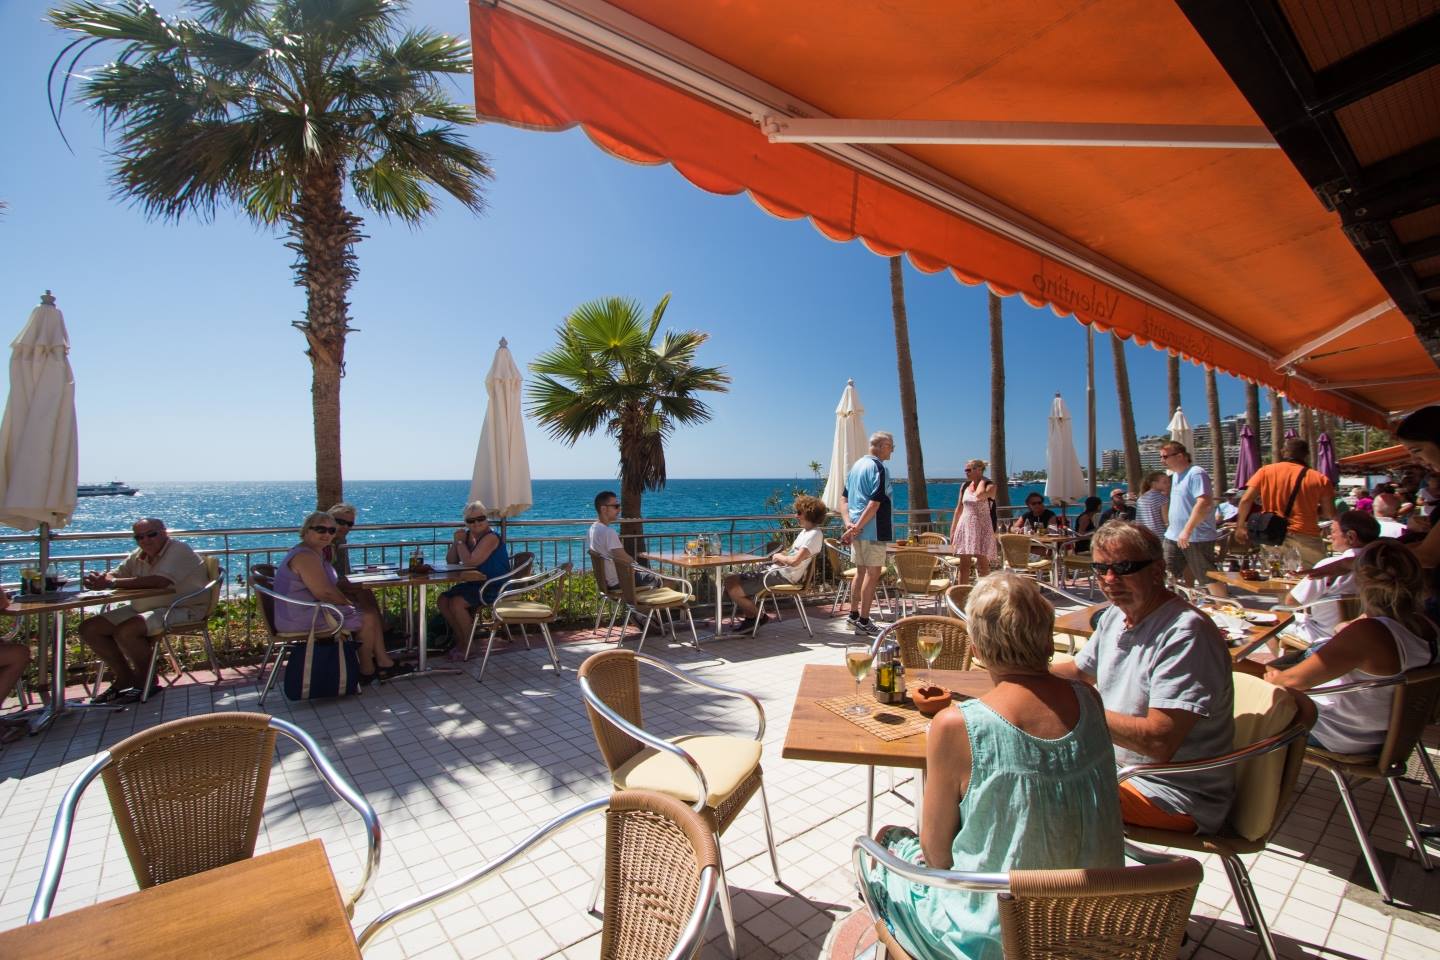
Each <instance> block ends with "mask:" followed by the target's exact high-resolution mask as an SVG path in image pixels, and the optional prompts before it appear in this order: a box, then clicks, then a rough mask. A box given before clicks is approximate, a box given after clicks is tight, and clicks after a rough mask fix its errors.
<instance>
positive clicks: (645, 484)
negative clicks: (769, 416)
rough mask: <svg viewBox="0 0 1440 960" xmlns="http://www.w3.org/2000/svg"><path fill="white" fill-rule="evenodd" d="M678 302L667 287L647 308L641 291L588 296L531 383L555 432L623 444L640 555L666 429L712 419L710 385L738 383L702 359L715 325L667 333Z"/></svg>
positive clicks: (625, 527)
mask: <svg viewBox="0 0 1440 960" xmlns="http://www.w3.org/2000/svg"><path fill="white" fill-rule="evenodd" d="M669 305H670V295H669V294H668V293H667V294H666V295H665V296H664V297H662V298H661V299H660V302H659V303H658V304H656V306H655V309H654V310H653V311H651V313H650V315H649V316H648V317H647V316H646V315H645V311H644V308H643V307H642V306H641V305H640V303H639V302H638V301H636V300H626V299H622V298H620V297H606V298H604V299H601V300H591V301H589V302H588V303H582V304H581V305H580V306H578V307H576V308H575V310H574V312H572V313H571V314H570V315H569V316H568V317H566V318H565V322H564V323H563V324H561V325H560V327H559V328H558V329H557V330H556V331H555V334H556V337H557V338H558V340H559V343H558V345H557V346H556V347H555V348H554V349H552V350H550V351H548V352H547V353H544V354H541V355H540V356H539V357H538V358H537V359H536V360H535V361H534V362H533V363H531V364H530V369H531V370H533V371H535V373H537V374H539V376H537V377H536V378H535V379H533V380H532V381H530V385H529V387H528V400H529V406H530V415H531V416H533V417H534V418H535V419H536V420H537V421H539V423H540V424H541V425H542V426H543V427H545V429H546V430H548V431H549V433H550V436H552V437H554V438H555V439H556V440H559V441H560V442H561V443H565V444H574V443H575V441H577V440H579V439H580V438H581V437H586V436H589V435H590V434H592V433H595V432H596V431H597V430H604V431H605V432H606V433H608V434H609V435H610V436H612V437H614V438H615V439H616V441H617V443H618V444H619V447H620V515H621V516H622V517H629V518H633V519H634V520H636V521H637V522H631V523H623V522H622V524H621V527H620V531H621V535H622V536H624V537H627V538H631V540H630V542H628V543H627V544H626V549H627V550H629V551H630V553H631V554H632V555H634V554H636V553H637V552H638V548H636V547H634V538H638V537H639V536H640V535H641V534H642V533H643V530H642V527H641V524H640V523H639V522H638V518H639V517H640V515H641V513H640V511H641V507H642V501H643V498H644V495H645V491H646V490H659V489H661V488H663V487H664V486H665V440H666V438H667V437H669V436H670V434H671V433H672V432H673V431H674V429H675V427H676V426H679V425H689V424H697V423H705V422H706V421H707V420H709V419H710V408H709V407H708V406H707V405H706V404H705V402H704V401H703V400H701V399H700V394H702V393H706V392H712V393H724V392H726V391H727V390H728V389H729V387H728V386H727V385H728V384H729V383H730V376H729V374H727V373H725V372H724V371H723V370H722V369H721V368H720V367H702V366H697V365H696V363H695V355H696V354H697V353H698V352H699V350H700V347H701V346H702V345H703V344H704V343H705V341H706V340H708V339H710V335H709V334H706V333H701V332H700V331H698V330H680V331H675V330H667V331H665V334H664V336H663V337H660V339H659V340H658V342H657V340H656V335H657V333H658V332H659V330H660V321H661V320H662V319H663V318H664V316H665V308H666V307H668V306H669Z"/></svg>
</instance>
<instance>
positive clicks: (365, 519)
mask: <svg viewBox="0 0 1440 960" xmlns="http://www.w3.org/2000/svg"><path fill="white" fill-rule="evenodd" d="M130 485H131V486H133V487H135V488H137V489H138V490H139V491H140V492H139V493H137V494H136V495H135V496H133V497H82V498H81V499H80V500H79V502H78V503H77V505H76V510H75V515H74V517H73V518H72V520H71V523H70V525H69V526H67V527H66V528H65V529H64V530H63V531H60V532H62V533H99V532H113V531H120V532H128V529H129V527H130V525H131V524H132V523H134V522H135V520H137V519H139V518H141V517H147V516H153V517H160V518H161V519H163V520H164V521H165V523H166V525H167V526H169V528H170V529H171V530H226V529H231V530H233V529H237V528H255V527H291V526H295V525H298V524H299V522H300V520H301V519H302V518H303V517H304V516H305V514H306V513H308V512H309V511H310V508H311V506H312V505H313V504H314V497H315V486H314V484H313V483H310V482H308V481H277V482H255V481H245V482H221V481H216V482H173V481H151V482H133V481H132V482H131V484H130ZM823 486H824V483H823V481H816V480H815V479H814V478H813V477H811V478H789V479H785V478H775V479H711V480H699V479H690V480H671V481H670V482H669V484H667V485H666V487H665V489H664V490H659V491H655V492H651V493H646V494H645V499H644V514H645V516H646V517H647V518H662V517H730V516H749V515H761V514H766V513H767V509H766V505H765V501H766V498H767V497H769V496H771V495H772V494H774V493H775V492H777V491H783V494H784V495H783V498H782V500H783V502H784V503H785V504H786V505H788V503H789V500H790V495H789V492H790V491H791V490H792V489H795V488H799V489H803V490H806V491H808V492H811V493H815V494H817V495H818V493H819V492H820V490H821V488H822V487H823ZM617 487H618V484H617V483H616V482H615V480H613V479H609V480H605V479H600V480H536V481H534V482H533V492H534V495H535V505H534V506H533V507H532V508H531V509H530V510H529V511H528V512H526V513H525V514H524V515H523V516H522V517H521V518H520V519H523V520H526V521H534V520H571V521H576V520H579V521H583V523H585V524H588V523H589V520H590V518H592V517H593V516H594V512H595V511H594V507H593V501H594V497H595V494H596V493H597V492H598V491H600V490H605V489H610V490H614V489H616V488H617ZM469 489H470V482H469V481H468V480H404V481H401V480H372V481H364V480H362V481H352V482H350V483H347V484H346V487H345V495H346V499H347V500H349V501H350V502H351V503H353V504H355V506H356V508H357V509H358V510H359V518H358V519H359V522H360V523H361V524H367V523H375V524H378V523H432V522H448V521H451V520H457V521H458V519H459V517H460V513H461V510H462V509H463V508H464V505H465V499H466V495H467V494H468V492H469ZM927 489H928V492H929V500H930V505H931V506H932V507H935V508H937V509H945V510H949V509H951V508H953V507H954V505H955V499H956V497H957V496H958V493H959V485H958V484H954V483H931V484H928V485H927ZM1032 489H1033V490H1041V491H1042V492H1043V485H1042V484H1028V485H1026V486H1023V487H1012V488H1011V489H1010V499H1011V502H1012V503H1017V504H1018V503H1022V502H1023V501H1024V498H1025V495H1026V494H1027V493H1028V492H1029V491H1030V490H1032ZM1109 489H1110V488H1109V486H1108V485H1106V486H1102V487H1101V489H1100V490H1099V495H1100V496H1101V497H1102V498H1106V497H1108V495H1109ZM894 490H895V501H896V507H897V508H899V509H905V508H906V506H907V505H908V496H907V494H908V489H907V487H906V486H905V485H904V484H897V485H896V486H895V488H894ZM1072 513H1073V508H1072ZM683 526H684V528H685V529H686V530H704V529H707V528H708V529H715V530H724V529H729V526H730V525H729V524H728V523H724V524H721V523H710V524H706V523H688V524H684V525H683ZM742 526H752V527H755V528H759V527H763V526H766V524H765V523H763V522H756V523H753V524H746V525H742ZM677 529H678V527H677ZM582 531H583V526H576V525H574V524H562V523H556V524H545V525H542V526H539V527H530V526H529V525H528V524H527V528H526V531H525V532H526V534H528V535H534V536H566V535H574V534H577V533H580V532H582ZM0 532H5V533H8V532H9V531H0ZM402 536H404V532H403V531H363V530H362V531H356V532H355V533H354V534H353V535H352V537H351V541H352V542H355V543H363V542H367V541H368V542H377V541H379V540H382V539H383V540H389V541H394V540H396V539H400V538H401V537H402ZM429 536H430V535H429V534H428V533H427V534H426V535H425V537H426V538H429ZM436 537H437V538H438V539H439V540H443V539H448V531H439V532H438V533H437V534H436ZM275 540H276V536H275V535H271V536H267V537H258V538H247V537H237V536H231V537H229V538H228V543H229V545H230V546H232V547H233V546H244V545H247V544H258V543H261V542H266V543H273V542H275ZM189 542H190V543H192V545H194V546H197V547H217V548H218V547H220V546H223V545H225V544H226V543H227V539H226V538H221V537H213V538H204V539H198V540H190V541H189ZM124 546H125V545H124V543H123V541H119V540H109V541H103V542H96V541H93V540H90V541H73V542H66V541H64V540H61V541H57V542H56V543H55V545H54V550H53V553H54V554H55V555H56V556H65V555H74V554H77V553H99V552H117V551H119V550H120V549H122V548H123V547H124ZM33 552H34V541H33V540H32V541H30V542H29V543H28V544H26V543H8V544H0V558H4V557H14V556H19V555H33Z"/></svg>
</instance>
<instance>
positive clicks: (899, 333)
mask: <svg viewBox="0 0 1440 960" xmlns="http://www.w3.org/2000/svg"><path fill="white" fill-rule="evenodd" d="M890 313H891V315H892V316H893V317H894V320H895V368H896V372H897V373H898V374H899V377H900V419H901V421H902V422H903V424H904V428H905V474H906V476H907V478H908V479H907V482H906V487H905V491H906V493H905V496H906V497H907V498H908V499H909V503H910V525H911V526H913V527H916V528H917V529H919V530H926V529H929V526H930V514H929V512H928V511H929V509H930V496H929V491H928V490H927V489H926V487H925V455H924V454H923V453H922V452H921V451H920V413H919V411H918V410H916V409H915V369H914V367H912V366H911V365H910V322H909V320H907V319H906V316H905V279H904V277H903V276H902V275H901V273H900V258H899V257H891V258H890ZM916 511H919V512H918V513H917V512H916Z"/></svg>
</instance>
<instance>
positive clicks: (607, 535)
mask: <svg viewBox="0 0 1440 960" xmlns="http://www.w3.org/2000/svg"><path fill="white" fill-rule="evenodd" d="M595 515H596V517H597V519H596V520H595V522H594V523H592V524H590V532H589V533H588V534H586V536H585V542H586V545H587V549H589V550H590V551H591V552H592V553H598V554H600V556H601V557H603V558H604V560H605V585H606V586H607V587H609V588H610V589H611V590H615V589H618V588H619V586H620V577H619V575H618V574H616V573H615V560H616V559H618V560H620V562H622V563H628V564H630V567H631V569H633V570H634V571H635V587H636V589H640V588H643V587H658V586H660V583H661V580H660V578H659V577H657V576H656V575H655V574H653V573H651V572H650V571H649V570H646V569H645V568H644V567H642V566H640V565H638V564H637V563H636V562H635V558H634V557H632V556H630V554H629V553H627V552H626V550H625V546H624V544H622V543H621V542H620V534H618V533H616V532H615V528H614V527H612V526H610V524H612V523H614V522H615V521H616V520H618V519H620V497H619V496H617V495H616V493H615V491H613V490H601V491H600V492H599V493H597V494H595Z"/></svg>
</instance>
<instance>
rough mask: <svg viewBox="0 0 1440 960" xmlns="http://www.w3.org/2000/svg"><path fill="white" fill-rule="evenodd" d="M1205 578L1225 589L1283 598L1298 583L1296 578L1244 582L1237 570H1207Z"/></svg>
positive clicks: (1271, 578)
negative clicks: (1275, 595) (1224, 586)
mask: <svg viewBox="0 0 1440 960" xmlns="http://www.w3.org/2000/svg"><path fill="white" fill-rule="evenodd" d="M1205 576H1207V577H1209V578H1210V579H1211V580H1214V581H1216V582H1217V583H1223V584H1225V585H1226V586H1227V587H1234V588H1235V589H1237V590H1244V591H1245V592H1246V593H1273V594H1277V595H1278V596H1282V597H1283V596H1285V594H1287V593H1289V592H1290V591H1291V590H1293V589H1295V587H1296V586H1298V585H1299V583H1300V578H1298V577H1266V578H1264V579H1263V580H1246V579H1245V578H1244V577H1242V576H1240V571H1239V570H1207V571H1206V572H1205Z"/></svg>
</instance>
